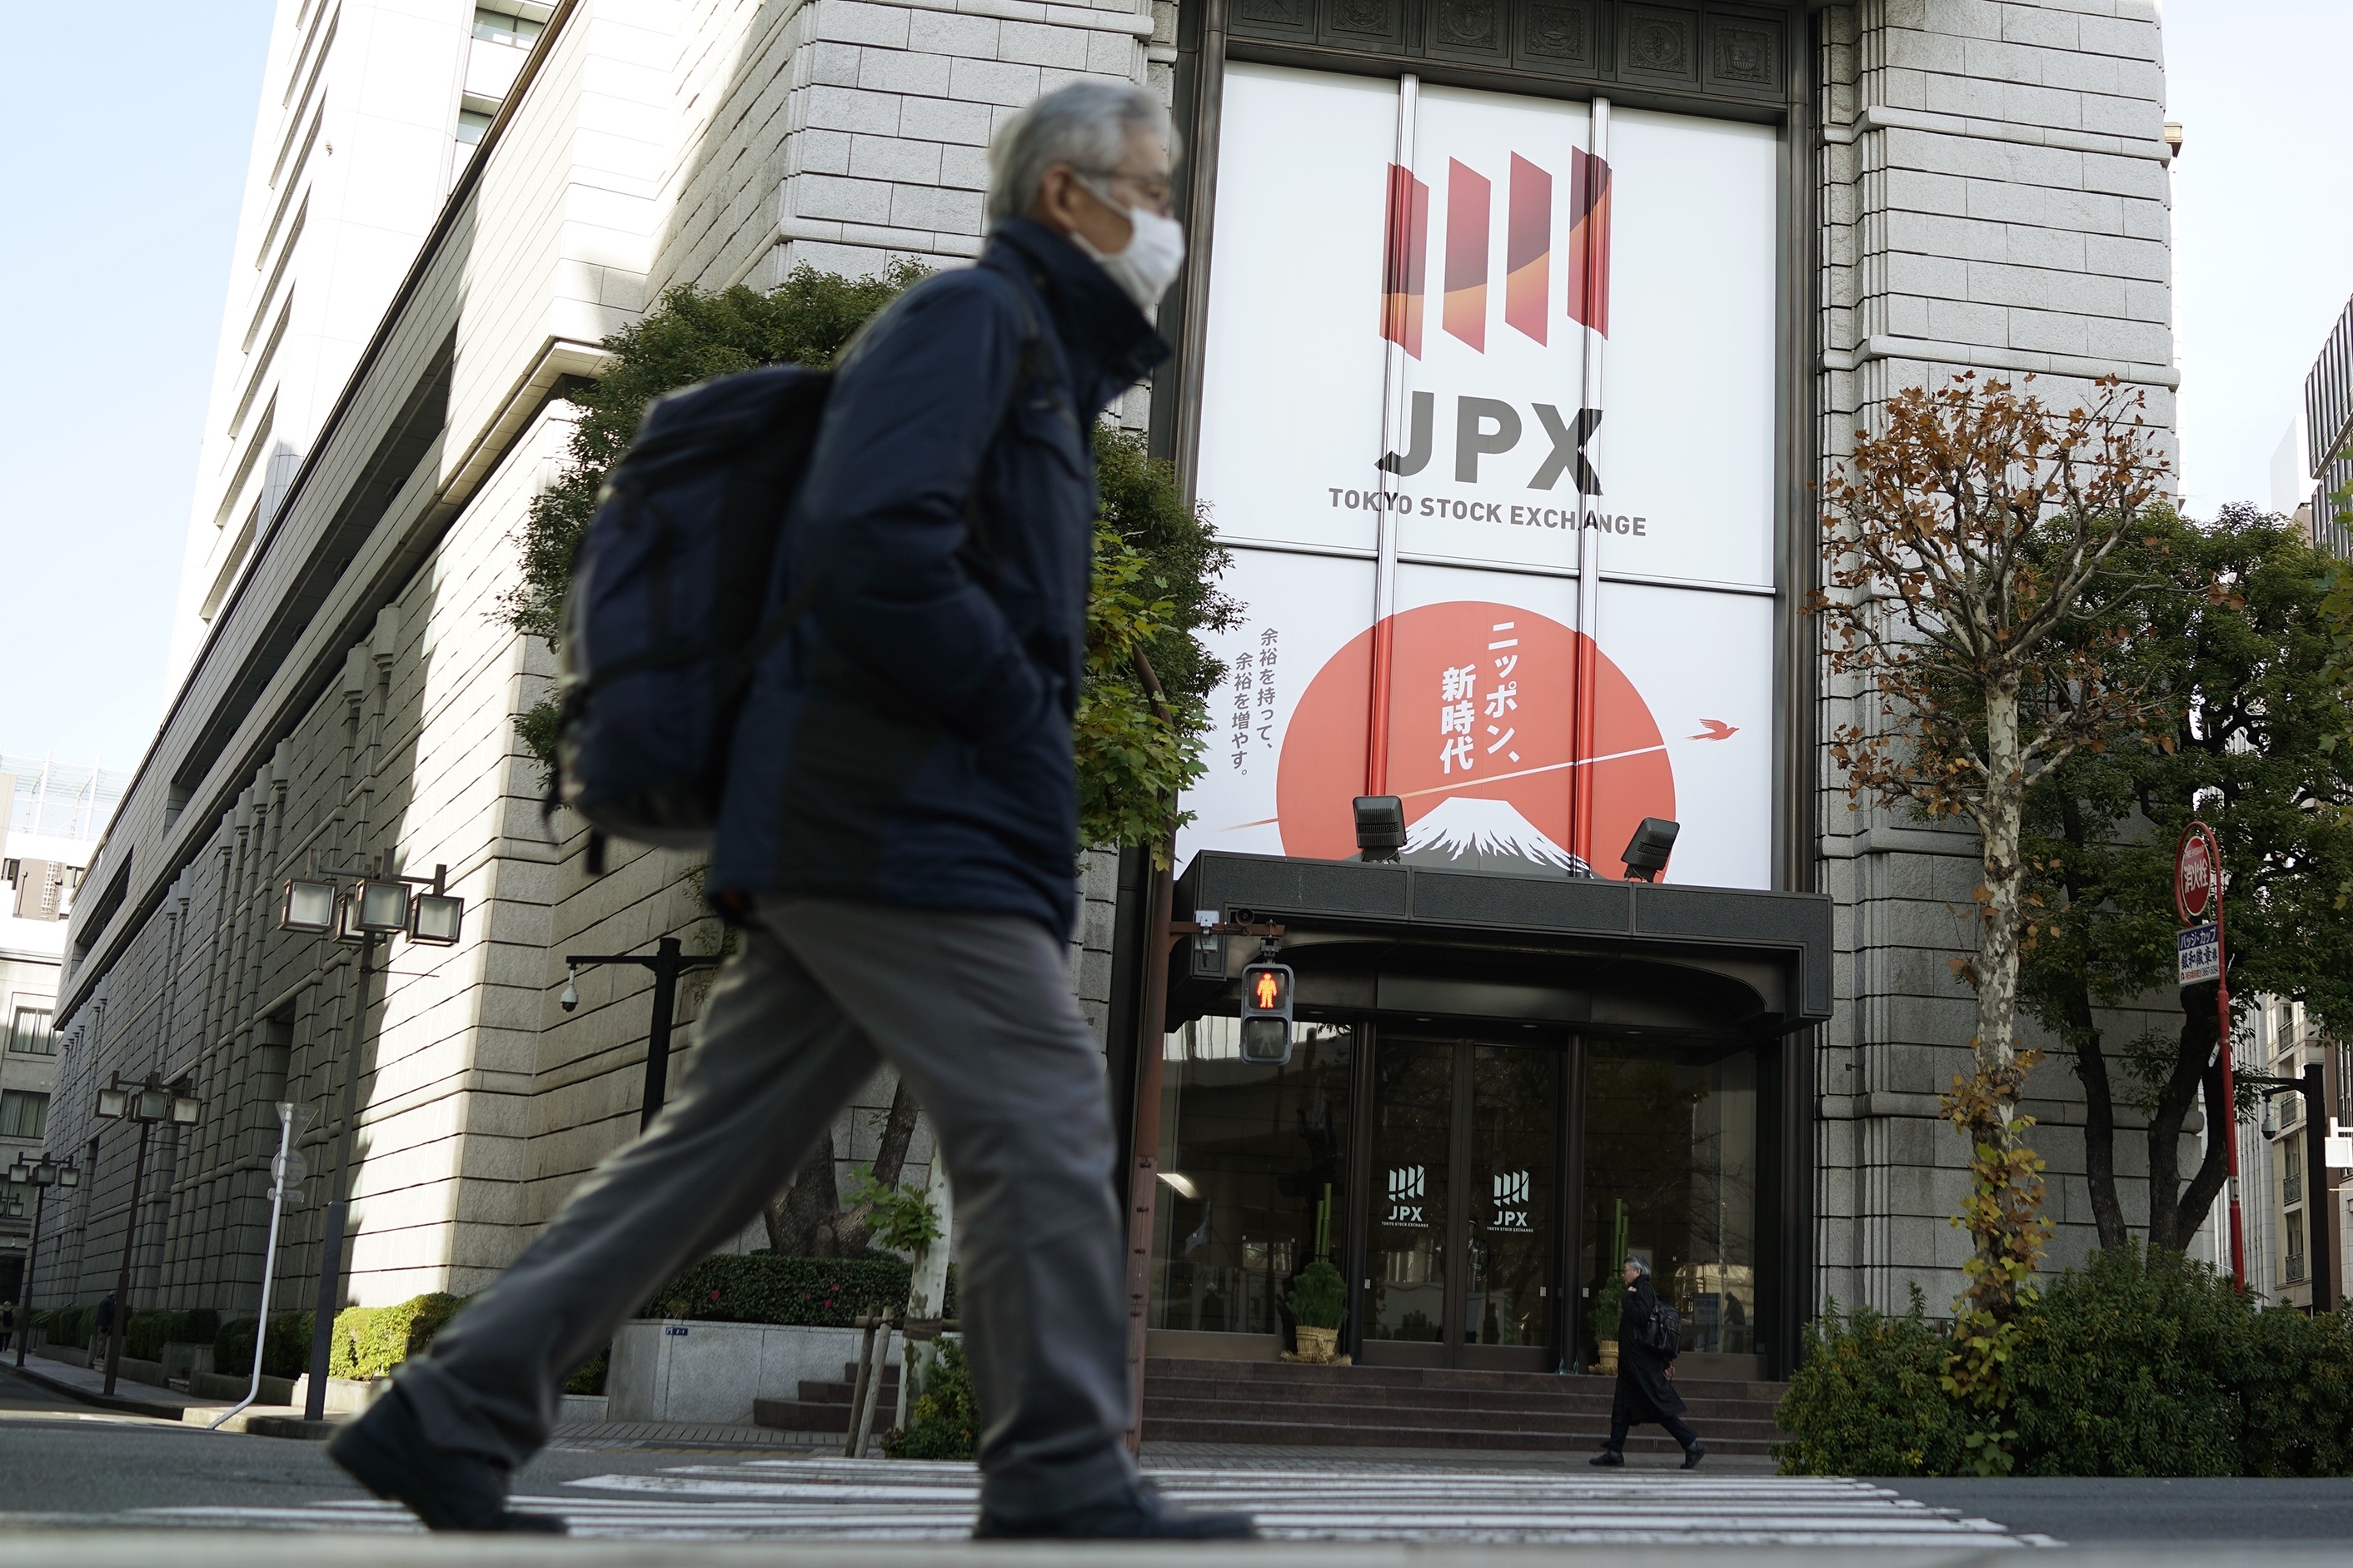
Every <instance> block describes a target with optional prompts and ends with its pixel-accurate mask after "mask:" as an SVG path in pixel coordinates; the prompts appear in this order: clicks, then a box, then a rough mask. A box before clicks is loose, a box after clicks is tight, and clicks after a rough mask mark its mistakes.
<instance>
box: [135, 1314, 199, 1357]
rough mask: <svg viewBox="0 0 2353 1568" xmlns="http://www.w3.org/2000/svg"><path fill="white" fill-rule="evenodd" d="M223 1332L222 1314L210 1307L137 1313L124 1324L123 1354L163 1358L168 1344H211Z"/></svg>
mask: <svg viewBox="0 0 2353 1568" xmlns="http://www.w3.org/2000/svg"><path fill="white" fill-rule="evenodd" d="M219 1332H220V1314H219V1313H218V1312H216V1311H214V1310H212V1309H211V1308H210V1307H195V1308H191V1309H190V1310H187V1311H185V1312H165V1311H155V1312H133V1313H132V1314H131V1321H129V1322H128V1323H126V1324H124V1325H123V1330H122V1353H123V1354H124V1355H127V1356H132V1357H135V1358H137V1359H138V1360H140V1361H161V1360H163V1359H164V1346H165V1345H174V1344H188V1345H208V1344H210V1343H212V1342H213V1337H214V1336H215V1335H216V1334H218V1333H219Z"/></svg>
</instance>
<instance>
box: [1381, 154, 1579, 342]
mask: <svg viewBox="0 0 2353 1568" xmlns="http://www.w3.org/2000/svg"><path fill="white" fill-rule="evenodd" d="M1493 199H1494V184H1493V181H1491V180H1489V179H1488V178H1487V176H1486V175H1484V174H1480V173H1479V172H1478V171H1477V170H1475V169H1473V168H1472V167H1471V166H1470V165H1469V164H1467V163H1462V162H1461V160H1460V159H1455V158H1450V159H1448V160H1447V161H1446V257H1445V263H1444V298H1443V300H1441V302H1440V325H1441V326H1443V327H1444V328H1445V330H1446V331H1447V333H1448V335H1450V336H1451V337H1454V338H1458V339H1460V340H1461V342H1464V343H1466V344H1468V345H1470V347H1471V348H1472V350H1473V351H1475V352H1477V353H1486V352H1487V292H1488V289H1487V286H1488V283H1489V281H1490V280H1491V279H1492V277H1493V271H1492V263H1493V258H1492V257H1491V255H1490V254H1489V252H1490V250H1491V248H1492V247H1491V245H1490V243H1489V235H1490V233H1491V232H1492V230H1491V226H1490V222H1489V220H1490V216H1491V214H1492V211H1493ZM1505 203H1506V205H1505V208H1504V289H1503V294H1504V325H1506V326H1508V327H1510V328H1512V329H1513V330H1514V331H1517V332H1519V333H1520V334H1521V335H1522V336H1524V337H1526V338H1529V339H1531V340H1533V341H1534V342H1539V343H1548V342H1551V336H1550V319H1551V314H1552V312H1551V308H1550V307H1551V299H1550V295H1551V289H1552V214H1553V177H1552V174H1551V173H1550V172H1549V171H1547V170H1546V169H1544V168H1541V167H1539V166H1538V165H1536V164H1535V163H1530V162H1529V161H1528V160H1527V159H1525V158H1524V157H1522V156H1520V154H1518V153H1513V154H1512V156H1511V168H1510V184H1509V187H1508V189H1507V192H1506V195H1505ZM1568 205H1569V231H1568V256H1567V263H1568V268H1567V272H1568V276H1567V286H1566V288H1565V289H1564V294H1565V299H1564V301H1563V303H1564V306H1565V313H1566V314H1567V317H1568V319H1569V320H1570V321H1575V322H1577V324H1578V325H1580V326H1585V327H1590V328H1592V329H1593V330H1594V331H1597V332H1599V333H1600V334H1601V335H1602V336H1603V337H1605V338H1606V337H1608V336H1609V164H1608V163H1605V162H1603V161H1602V160H1601V159H1599V158H1597V157H1595V156H1593V154H1591V153H1582V152H1577V151H1575V150H1571V152H1570V153H1569V171H1568ZM1387 240H1388V243H1387V251H1388V254H1387V255H1386V257H1385V258H1383V263H1382V268H1381V290H1382V291H1381V336H1382V337H1384V338H1387V339H1388V341H1389V342H1393V343H1396V344H1397V345H1398V346H1399V347H1400V348H1402V349H1404V350H1405V352H1406V353H1409V354H1410V355H1412V356H1413V357H1414V358H1416V359H1419V358H1420V357H1421V327H1422V315H1423V311H1424V308H1425V303H1426V300H1427V297H1428V285H1429V256H1430V187H1429V186H1428V185H1425V184H1422V183H1421V182H1420V181H1419V180H1418V179H1416V178H1414V175H1413V172H1412V171H1411V170H1410V169H1407V168H1405V167H1403V166H1402V165H1399V164H1396V163H1392V164H1390V165H1389V181H1388V234H1387Z"/></svg>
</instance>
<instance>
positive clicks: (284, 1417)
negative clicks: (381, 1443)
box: [0, 1355, 335, 1438]
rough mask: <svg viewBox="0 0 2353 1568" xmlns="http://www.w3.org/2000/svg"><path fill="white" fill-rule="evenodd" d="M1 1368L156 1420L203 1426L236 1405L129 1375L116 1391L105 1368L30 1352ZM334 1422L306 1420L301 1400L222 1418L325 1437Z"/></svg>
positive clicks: (233, 1427)
mask: <svg viewBox="0 0 2353 1568" xmlns="http://www.w3.org/2000/svg"><path fill="white" fill-rule="evenodd" d="M0 1372H5V1373H8V1374H10V1375H11V1376H14V1377H20V1378H23V1379H24V1380H25V1381H26V1382H27V1383H30V1384H34V1385H35V1386H37V1387H39V1388H45V1389H47V1390H48V1391H49V1392H50V1393H52V1394H63V1395H65V1396H66V1397H67V1398H68V1399H71V1400H75V1401H77V1402H79V1403H80V1404H83V1405H93V1406H96V1407H97V1408H99V1409H100V1410H115V1411H120V1412H121V1413H122V1414H123V1415H144V1416H147V1417H149V1418H151V1419H153V1420H156V1421H185V1422H190V1423H193V1424H194V1425H195V1426H204V1425H206V1423H208V1422H210V1421H212V1420H213V1419H214V1418H215V1417H216V1416H217V1415H220V1413H221V1412H222V1411H224V1410H227V1409H231V1408H233V1407H234V1406H235V1405H236V1403H237V1402H236V1401H235V1400H232V1399H198V1398H195V1397H194V1396H193V1395H190V1394H182V1393H180V1392H179V1391H178V1390H176V1389H170V1388H158V1387H156V1386H155V1385H154V1384H147V1383H132V1381H131V1380H130V1379H128V1378H122V1379H120V1380H118V1381H117V1382H116V1383H115V1385H114V1392H113V1393H112V1394H106V1393H104V1392H103V1390H104V1389H105V1387H106V1373H104V1371H102V1370H100V1369H99V1368H95V1367H79V1366H72V1365H69V1364H68V1363H65V1362H61V1361H50V1360H48V1359H47V1357H45V1356H39V1355H30V1356H26V1358H25V1364H24V1365H23V1366H21V1367H20V1366H18V1365H17V1364H16V1360H15V1358H14V1357H13V1356H11V1357H10V1358H9V1359H8V1360H7V1361H6V1362H5V1363H0ZM334 1429H335V1423H334V1422H333V1421H332V1420H329V1421H305V1420H304V1419H302V1411H301V1407H300V1406H299V1405H248V1406H246V1408H245V1409H243V1410H241V1411H238V1412H237V1415H233V1416H231V1417H230V1418H229V1419H228V1420H227V1422H225V1423H223V1424H222V1426H221V1430H222V1431H224V1432H247V1433H250V1434H252V1435H253V1436H257V1437H309V1438H323V1437H327V1436H332V1434H333V1432H334Z"/></svg>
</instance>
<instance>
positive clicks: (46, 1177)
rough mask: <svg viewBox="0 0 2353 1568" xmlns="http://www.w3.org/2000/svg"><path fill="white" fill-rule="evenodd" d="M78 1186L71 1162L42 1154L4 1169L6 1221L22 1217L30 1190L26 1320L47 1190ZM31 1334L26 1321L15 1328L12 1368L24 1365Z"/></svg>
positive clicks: (30, 1307)
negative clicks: (6, 1172)
mask: <svg viewBox="0 0 2353 1568" xmlns="http://www.w3.org/2000/svg"><path fill="white" fill-rule="evenodd" d="M79 1185H81V1168H80V1167H79V1166H78V1165H76V1164H75V1163H73V1162H72V1161H71V1160H67V1161H64V1162H62V1163H60V1162H58V1161H56V1160H52V1159H50V1158H49V1157H48V1156H47V1154H43V1155H42V1156H41V1157H40V1158H39V1159H38V1160H37V1161H35V1162H33V1163H30V1164H27V1163H26V1162H25V1156H23V1155H22V1154H19V1155H17V1156H16V1163H15V1164H13V1165H11V1166H9V1167H8V1186H9V1188H10V1191H9V1194H8V1217H9V1218H11V1219H21V1218H23V1217H24V1214H25V1194H24V1190H23V1189H25V1188H26V1187H28V1186H29V1187H31V1188H32V1189H33V1238H32V1239H31V1240H30V1241H28V1242H26V1244H25V1310H26V1314H27V1315H28V1316H29V1314H30V1313H31V1311H32V1310H33V1266H34V1264H35V1263H36V1262H37V1260H38V1259H39V1257H40V1251H41V1213H42V1211H43V1210H44V1209H46V1208H47V1206H48V1203H49V1189H50V1188H51V1187H78V1186H79ZM32 1331H33V1325H32V1324H31V1323H30V1322H29V1321H28V1322H25V1323H22V1324H20V1325H19V1326H18V1327H17V1330H16V1364H17V1365H18V1366H22V1365H24V1364H25V1342H26V1339H27V1338H29V1337H30V1336H31V1334H32Z"/></svg>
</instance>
